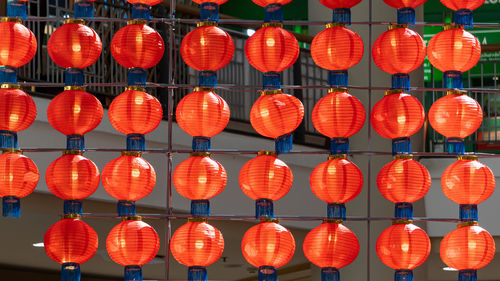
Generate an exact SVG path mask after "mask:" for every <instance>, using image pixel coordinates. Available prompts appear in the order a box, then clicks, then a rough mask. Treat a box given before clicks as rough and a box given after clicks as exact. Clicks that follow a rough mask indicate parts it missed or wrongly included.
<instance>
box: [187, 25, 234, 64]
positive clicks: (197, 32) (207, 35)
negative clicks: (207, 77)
mask: <svg viewBox="0 0 500 281" xmlns="http://www.w3.org/2000/svg"><path fill="white" fill-rule="evenodd" d="M233 55H234V42H233V39H232V38H231V35H229V34H228V33H227V32H225V31H224V30H222V29H220V28H219V27H217V26H200V27H198V28H195V29H194V30H193V31H191V32H189V33H188V34H187V35H186V36H184V38H183V39H182V43H181V56H182V59H183V60H184V62H185V63H186V64H187V65H189V66H190V67H192V68H194V69H196V70H198V71H205V70H210V71H217V70H219V69H221V68H223V67H224V66H226V65H227V64H228V63H229V62H230V61H231V59H232V58H233Z"/></svg>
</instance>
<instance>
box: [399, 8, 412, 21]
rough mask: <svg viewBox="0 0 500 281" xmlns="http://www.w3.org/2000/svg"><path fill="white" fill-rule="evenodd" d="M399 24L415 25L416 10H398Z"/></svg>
mask: <svg viewBox="0 0 500 281" xmlns="http://www.w3.org/2000/svg"><path fill="white" fill-rule="evenodd" d="M398 24H408V25H409V26H414V25H415V9H413V8H410V7H405V8H401V9H398Z"/></svg>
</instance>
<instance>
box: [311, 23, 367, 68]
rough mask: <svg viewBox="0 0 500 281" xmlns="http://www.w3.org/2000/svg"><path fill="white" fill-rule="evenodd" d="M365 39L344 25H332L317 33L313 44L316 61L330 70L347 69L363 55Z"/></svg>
mask: <svg viewBox="0 0 500 281" xmlns="http://www.w3.org/2000/svg"><path fill="white" fill-rule="evenodd" d="M363 52H364V47H363V40H362V39H361V37H360V36H359V35H358V34H357V33H356V32H354V31H352V30H350V29H348V28H345V27H343V26H331V27H327V28H326V29H325V30H323V31H321V32H320V33H318V35H316V36H315V37H314V39H313V41H312V44H311V56H312V58H313V60H314V62H315V63H316V64H317V65H318V66H319V67H322V68H324V69H328V70H347V69H348V68H350V67H353V66H354V65H356V64H358V63H359V61H361V58H362V57H363Z"/></svg>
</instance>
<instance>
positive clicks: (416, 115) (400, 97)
mask: <svg viewBox="0 0 500 281" xmlns="http://www.w3.org/2000/svg"><path fill="white" fill-rule="evenodd" d="M391 92H394V91H388V92H386V96H385V97H384V98H382V99H381V100H380V101H379V102H377V103H376V104H375V106H374V107H373V110H372V116H371V122H372V126H373V129H374V130H375V131H376V132H377V133H378V134H379V135H380V136H381V137H384V138H387V139H396V138H403V137H410V136H412V135H414V134H415V133H417V132H418V130H420V128H422V126H423V125H424V121H425V112H424V107H423V106H422V104H421V103H420V102H419V101H418V99H417V98H415V97H413V96H412V95H409V94H407V93H405V92H403V91H401V90H396V93H391Z"/></svg>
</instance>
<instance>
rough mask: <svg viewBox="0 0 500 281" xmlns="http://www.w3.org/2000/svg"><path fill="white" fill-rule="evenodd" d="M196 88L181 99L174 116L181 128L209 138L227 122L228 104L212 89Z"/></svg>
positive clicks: (228, 114) (195, 135) (192, 134)
mask: <svg viewBox="0 0 500 281" xmlns="http://www.w3.org/2000/svg"><path fill="white" fill-rule="evenodd" d="M198 90H199V89H195V91H194V92H192V93H190V94H188V95H187V96H185V97H184V98H182V99H181V101H180V102H179V104H178V105H177V109H176V111H175V118H176V120H177V123H178V124H179V126H180V127H181V128H182V130H183V131H184V132H186V133H188V134H190V135H191V136H193V137H208V138H211V137H213V136H215V135H217V134H218V133H220V132H222V130H224V128H225V127H226V126H227V124H228V123H229V117H230V111H229V106H228V105H227V103H226V101H225V100H224V99H223V98H221V97H220V96H218V95H217V94H216V93H214V92H213V91H198ZM208 125H209V126H208Z"/></svg>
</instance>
